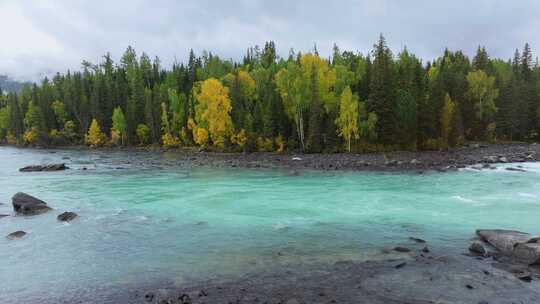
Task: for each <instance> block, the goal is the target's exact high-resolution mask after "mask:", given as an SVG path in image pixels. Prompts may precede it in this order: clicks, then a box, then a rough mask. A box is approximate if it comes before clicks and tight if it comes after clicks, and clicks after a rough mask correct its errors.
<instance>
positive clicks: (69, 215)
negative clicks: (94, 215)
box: [56, 212, 79, 222]
mask: <svg viewBox="0 0 540 304" xmlns="http://www.w3.org/2000/svg"><path fill="white" fill-rule="evenodd" d="M77 217H79V215H78V214H77V213H75V212H64V213H62V214H60V215H58V216H57V217H56V219H57V220H59V221H61V222H71V221H72V220H74V219H76V218H77Z"/></svg>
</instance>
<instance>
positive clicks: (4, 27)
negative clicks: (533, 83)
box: [0, 0, 540, 79]
mask: <svg viewBox="0 0 540 304" xmlns="http://www.w3.org/2000/svg"><path fill="white" fill-rule="evenodd" d="M539 14H540V2H538V1H535V0H523V1H503V0H492V1H487V0H484V1H467V0H454V1H428V0H410V1H396V0H380V1H372V0H341V1H326V0H297V1H290V0H274V1H264V0H229V1H218V0H199V1H176V0H154V1H147V0H116V1H110V0H93V1H82V0H55V1H49V0H25V1H20V0H0V36H1V38H2V41H3V45H2V47H1V48H0V74H3V73H8V74H10V75H14V76H17V77H22V78H27V79H36V78H37V77H40V76H41V75H43V74H47V73H52V72H56V71H65V70H66V69H78V68H80V62H81V61H82V59H87V60H90V61H93V62H95V61H97V60H99V58H100V57H101V56H102V55H103V54H105V53H106V52H109V51H110V52H111V53H112V54H113V57H114V58H117V59H118V58H119V57H120V56H121V55H122V53H123V51H124V50H125V48H126V47H127V46H128V45H132V46H133V47H135V49H136V50H137V51H138V52H139V53H140V52H142V51H145V52H146V53H147V54H149V55H151V56H153V55H158V56H159V57H160V58H161V59H162V62H163V63H164V64H166V65H167V64H170V63H172V61H173V60H174V58H175V57H176V58H178V59H179V60H185V59H186V57H187V54H188V51H189V49H190V48H193V49H195V50H196V51H197V52H200V51H202V50H203V49H206V50H209V51H212V52H213V53H216V54H218V55H220V56H221V57H224V58H230V57H233V58H235V59H240V58H241V57H242V56H243V55H244V53H245V50H246V48H247V47H249V46H253V45H255V44H259V45H261V44H263V43H264V42H265V41H267V40H274V41H275V42H276V44H277V47H278V49H279V52H280V54H282V55H284V56H285V55H287V54H288V51H289V49H290V48H294V49H296V50H308V49H311V48H312V47H313V45H314V43H316V44H317V46H318V48H319V51H321V53H322V54H323V55H325V56H326V55H328V54H329V53H330V51H331V47H332V45H333V43H334V42H336V43H338V45H340V47H341V49H348V50H353V51H362V52H367V51H369V50H370V49H371V47H372V45H373V43H374V42H375V41H376V39H377V37H378V35H379V33H381V32H382V33H384V35H385V36H386V37H387V40H388V42H389V45H390V46H391V47H392V49H393V50H394V52H396V53H397V52H398V51H399V50H400V49H401V48H402V47H403V46H405V45H407V47H408V48H409V50H411V51H412V52H415V53H417V55H419V56H420V57H422V58H424V59H425V60H430V59H433V58H434V57H435V56H438V55H440V54H441V53H442V51H443V50H444V48H445V47H449V48H451V49H463V50H464V51H465V52H466V53H468V54H472V53H473V52H474V50H475V49H476V47H477V46H478V45H479V44H481V45H485V46H486V47H487V49H488V51H489V52H490V54H491V55H493V56H498V57H503V58H508V57H510V56H511V55H512V54H513V50H514V49H515V48H521V47H522V46H523V44H524V43H525V42H526V41H528V42H530V43H531V44H532V46H533V48H534V47H535V46H537V47H540V36H538V35H537V29H538V27H539V25H540V18H538V15H539Z"/></svg>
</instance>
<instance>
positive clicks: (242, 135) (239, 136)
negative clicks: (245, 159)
mask: <svg viewBox="0 0 540 304" xmlns="http://www.w3.org/2000/svg"><path fill="white" fill-rule="evenodd" d="M247 140H248V136H247V133H246V130H244V129H242V130H240V132H238V133H236V134H233V135H232V136H231V142H232V143H233V144H235V145H238V146H239V147H240V148H241V149H244V147H245V146H246V143H247Z"/></svg>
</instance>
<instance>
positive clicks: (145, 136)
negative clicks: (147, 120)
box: [136, 124, 150, 145]
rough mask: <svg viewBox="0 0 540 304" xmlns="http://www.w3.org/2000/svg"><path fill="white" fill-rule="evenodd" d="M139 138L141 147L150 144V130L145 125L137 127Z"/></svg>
mask: <svg viewBox="0 0 540 304" xmlns="http://www.w3.org/2000/svg"><path fill="white" fill-rule="evenodd" d="M136 133H137V137H138V138H139V143H140V144H141V145H145V144H147V143H148V140H149V139H150V128H148V126H147V125H145V124H139V125H138V126H137V131H136Z"/></svg>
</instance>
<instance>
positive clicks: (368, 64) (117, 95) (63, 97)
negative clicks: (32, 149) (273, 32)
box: [0, 36, 540, 152]
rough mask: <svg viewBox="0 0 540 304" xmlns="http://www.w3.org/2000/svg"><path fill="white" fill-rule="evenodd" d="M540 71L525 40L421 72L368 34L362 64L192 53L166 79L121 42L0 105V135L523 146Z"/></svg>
mask: <svg viewBox="0 0 540 304" xmlns="http://www.w3.org/2000/svg"><path fill="white" fill-rule="evenodd" d="M539 128H540V67H539V65H538V62H537V60H536V61H535V62H533V57H532V53H531V50H530V47H529V45H528V44H526V45H525V47H524V48H523V50H522V51H521V52H520V51H519V50H516V52H515V55H514V57H513V58H512V59H510V60H508V61H504V60H500V59H493V58H490V57H489V56H488V53H487V52H486V50H485V48H483V47H479V48H478V50H477V53H476V55H475V56H474V58H472V60H470V59H469V58H468V57H467V56H466V55H465V54H463V53H462V52H461V51H455V52H453V51H450V50H445V52H444V54H443V55H442V56H441V57H439V58H437V59H436V60H434V61H432V62H427V63H423V62H422V61H421V60H420V59H419V58H417V57H416V56H415V55H413V54H412V53H410V52H409V51H408V50H407V49H403V50H402V51H401V52H400V53H399V54H397V56H394V54H393V53H392V52H391V50H390V49H389V48H388V47H387V45H386V42H385V39H384V37H382V36H381V37H380V39H379V41H378V42H377V44H376V45H374V49H373V51H372V52H371V53H369V54H367V55H362V54H358V53H353V52H349V51H345V52H342V51H341V50H339V48H338V47H337V46H335V47H334V50H333V55H332V56H331V58H322V57H320V56H319V54H318V52H317V50H316V49H314V50H313V51H312V52H308V53H295V52H293V51H291V52H290V54H289V56H288V57H287V58H280V57H278V56H277V55H276V47H275V45H274V43H273V42H267V43H266V44H265V46H264V48H262V49H260V48H258V47H255V48H250V49H248V51H247V54H246V55H245V57H244V58H243V61H242V62H234V61H232V60H223V59H221V58H220V57H218V56H216V55H213V54H211V53H207V52H204V53H203V54H202V56H200V57H197V56H196V55H195V54H194V53H193V51H191V52H190V56H189V61H188V62H187V64H174V65H173V66H172V69H170V70H165V69H163V68H162V66H161V64H160V60H159V58H157V57H156V58H154V59H150V58H149V57H148V56H147V55H146V54H144V53H143V54H142V55H141V56H140V57H138V56H137V55H136V53H135V51H134V50H133V49H132V48H131V47H129V48H128V49H127V50H126V52H125V53H124V55H123V56H122V58H121V61H120V62H119V63H114V62H113V60H112V59H111V56H110V55H109V54H107V55H105V56H104V57H103V60H102V62H100V63H98V64H92V63H89V62H86V61H85V62H83V68H82V70H81V71H77V72H69V71H68V72H67V73H66V74H57V75H56V76H55V77H54V78H52V80H49V79H47V78H45V79H43V81H42V82H41V83H40V84H39V85H35V84H34V85H33V86H27V87H25V88H24V89H23V90H22V91H21V92H20V93H19V94H15V93H10V94H8V95H3V96H1V97H0V140H1V141H4V142H7V143H10V144H19V145H77V144H82V143H85V144H88V145H90V146H102V145H118V146H120V145H162V146H165V147H177V146H200V147H204V148H208V149H215V150H227V151H284V150H302V151H305V152H336V151H345V150H347V151H367V150H394V149H408V150H417V149H441V148H447V147H450V146H455V145H459V144H461V143H464V142H465V141H469V140H479V141H497V140H499V141H500V140H504V141H507V140H508V141H514V140H523V141H533V140H538V137H539Z"/></svg>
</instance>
